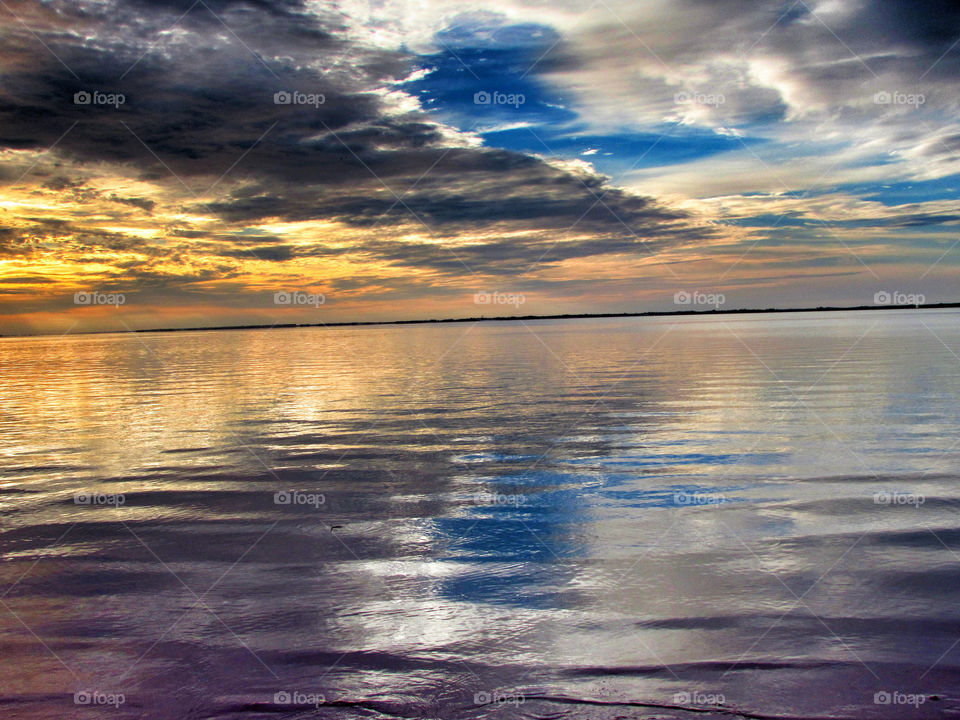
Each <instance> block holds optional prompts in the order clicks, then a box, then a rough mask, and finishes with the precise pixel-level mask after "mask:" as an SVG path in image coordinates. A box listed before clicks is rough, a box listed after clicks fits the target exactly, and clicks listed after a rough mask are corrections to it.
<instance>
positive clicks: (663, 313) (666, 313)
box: [0, 302, 960, 337]
mask: <svg viewBox="0 0 960 720" xmlns="http://www.w3.org/2000/svg"><path fill="white" fill-rule="evenodd" d="M950 308H960V302H951V303H925V304H923V305H855V306H852V307H831V306H819V307H805V308H745V309H741V310H651V311H648V312H624V313H577V314H565V315H501V316H498V317H482V316H481V317H468V318H440V319H430V320H357V321H353V322H328V323H323V322H319V323H282V324H274V325H267V324H263V323H260V324H257V325H215V326H210V327H189V328H146V329H143V330H93V331H89V332H81V333H73V334H74V335H110V334H114V333H124V332H132V333H157V332H207V331H211V330H281V329H289V328H305V327H362V326H367V325H430V324H438V323H467V322H473V323H476V322H510V321H514V322H516V321H518V320H582V319H588V318H622V317H672V316H681V317H689V316H701V315H707V316H709V315H758V314H761V315H763V314H771V313H802V312H849V311H851V310H937V309H940V310H943V309H950ZM55 334H56V333H49V334H37V335H0V337H48V336H49V335H55Z"/></svg>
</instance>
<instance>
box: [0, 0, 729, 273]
mask: <svg viewBox="0 0 960 720" xmlns="http://www.w3.org/2000/svg"><path fill="white" fill-rule="evenodd" d="M190 7H191V4H190V3H188V2H186V1H184V2H177V1H174V0H150V1H148V2H132V1H129V0H126V1H121V2H115V3H110V4H93V3H89V4H86V3H79V4H74V3H67V2H55V3H50V4H48V5H45V6H42V7H39V8H38V7H37V6H31V5H27V4H17V5H16V6H15V10H17V11H20V12H24V13H27V14H28V15H29V19H30V20H31V22H35V24H36V25H35V26H36V27H37V28H38V29H39V30H38V34H39V35H40V37H42V38H43V39H44V42H46V43H47V45H48V46H49V47H50V49H51V50H52V51H53V53H55V54H56V56H57V57H59V60H58V59H57V57H54V55H53V54H52V53H47V52H46V51H45V50H44V49H43V48H42V46H38V43H37V40H36V38H33V37H31V36H30V34H29V33H27V32H26V31H20V30H17V29H16V28H13V29H11V30H8V33H7V34H8V35H9V38H10V42H9V44H8V47H7V49H6V50H5V52H6V53H7V54H8V56H9V58H10V59H9V60H8V63H7V66H8V72H7V74H6V78H5V80H6V82H5V84H4V88H3V90H2V91H0V126H2V128H3V129H2V130H0V146H5V147H8V148H25V147H29V148H34V149H44V148H47V147H49V146H51V145H53V144H54V143H56V149H57V153H58V154H60V155H61V156H64V157H67V158H68V159H69V160H71V161H72V162H73V163H76V164H79V165H80V166H83V165H84V164H86V163H100V162H108V163H115V164H117V163H120V164H123V165H124V166H125V167H129V168H131V169H133V171H134V173H135V174H136V175H138V176H139V177H140V178H143V179H148V180H151V181H155V182H162V183H164V184H166V185H167V187H170V188H173V189H174V190H175V191H176V192H180V193H181V195H182V196H183V198H184V205H185V207H188V208H190V209H191V210H193V211H195V212H203V213H206V212H214V213H216V214H218V215H219V216H220V217H221V218H222V219H223V220H224V221H226V222H230V223H250V222H256V221H261V220H264V219H267V218H271V219H277V220H282V221H295V220H322V219H329V220H336V221H339V222H342V223H345V224H347V225H350V226H354V227H358V228H368V229H372V228H375V227H384V228H389V227H396V226H400V225H406V224H411V223H416V224H419V223H420V222H422V223H423V224H424V225H426V227H427V228H428V229H429V232H430V233H431V234H434V235H437V236H441V237H450V236H453V235H456V234H457V233H459V232H462V231H464V230H473V231H483V230H484V229H488V230H489V229H493V230H496V231H497V232H504V233H509V232H510V231H514V232H515V231H519V230H541V231H551V232H555V233H557V234H558V235H559V234H561V233H563V232H564V231H565V230H566V229H567V228H569V227H570V226H572V225H575V226H576V228H577V232H579V233H592V234H593V235H594V236H595V239H590V240H587V241H585V242H581V243H580V244H579V249H574V248H573V246H572V245H571V243H569V242H568V243H564V247H565V248H567V250H566V252H567V254H568V256H570V257H575V256H585V255H590V254H600V253H604V252H611V251H614V252H620V251H622V250H626V249H628V248H630V247H633V248H634V249H637V248H642V243H640V242H638V239H637V236H640V237H641V238H643V239H647V237H650V238H655V240H656V242H657V243H659V244H664V243H667V242H676V243H680V242H693V241H696V240H698V239H703V238H705V237H708V236H709V235H710V234H711V233H710V230H709V229H708V228H704V227H698V226H695V225H693V224H691V223H690V222H689V221H688V220H687V218H686V217H685V216H684V215H683V214H682V213H678V212H672V211H669V210H667V209H666V208H663V207H659V206H656V205H655V204H653V203H652V202H651V201H649V200H647V199H644V198H639V197H636V196H632V195H629V194H627V193H624V192H622V191H619V190H611V189H610V188H609V187H608V186H607V185H606V184H605V180H604V178H602V177H600V176H598V175H596V174H593V173H591V172H588V171H580V170H574V169H569V168H561V167H556V166H553V165H550V164H547V163H546V162H544V161H542V160H540V159H538V158H535V157H532V156H529V155H524V154H521V153H516V152H507V151H501V150H493V149H485V148H476V147H467V146H463V145H464V144H463V141H460V140H456V139H455V138H453V137H452V136H451V135H450V133H449V131H447V130H445V129H444V128H443V127H442V126H440V125H439V124H438V123H436V122H435V121H433V120H432V119H431V118H430V117H429V116H428V115H426V114H424V113H421V112H418V111H415V110H413V111H411V110H410V109H409V108H406V109H402V110H401V109H398V107H397V105H396V103H395V101H394V100H392V99H391V98H390V97H388V96H387V94H386V93H387V89H385V88H389V83H390V82H392V81H395V80H397V79H399V78H402V77H404V76H405V75H407V74H408V73H409V72H410V71H411V70H412V69H414V65H413V58H412V57H411V56H409V55H407V54H404V53H400V52H395V51H391V50H387V49H381V48H376V47H369V46H366V45H364V44H362V43H359V42H358V41H356V40H352V39H348V37H347V35H346V34H344V32H343V31H344V18H343V17H342V16H340V15H338V14H337V13H335V12H333V11H330V12H328V13H327V14H325V15H324V14H319V15H318V14H315V13H313V12H307V11H306V9H305V5H304V3H301V2H293V1H289V2H275V3H268V2H227V1H226V0H219V1H216V2H214V1H213V0H211V2H207V3H206V4H205V5H204V4H200V5H197V6H195V7H194V9H193V10H191V11H190V12H189V13H187V15H186V16H183V17H181V16H182V15H183V13H184V12H185V11H186V10H187V9H188V8H190ZM54 10H55V11H56V12H54ZM178 18H179V21H178ZM175 22H176V25H175V27H174V28H173V30H170V31H169V32H164V31H166V30H168V29H169V28H170V27H171V25H173V24H174V23H175ZM72 27H76V28H78V31H77V32H71V31H70V28H72ZM227 28H229V29H227ZM61 61H62V62H61ZM281 91H288V92H292V91H298V92H300V93H303V94H305V95H315V96H319V95H321V94H322V96H323V101H322V103H320V102H319V101H318V102H317V103H316V104H315V105H293V104H289V105H283V104H280V105H278V104H275V102H274V96H275V94H276V93H278V92H281ZM78 92H87V93H91V94H92V93H94V92H100V93H103V94H104V96H106V97H109V96H111V95H112V96H114V101H113V103H112V104H110V103H109V102H107V103H105V104H98V103H97V102H90V103H87V104H77V103H76V102H75V101H74V100H75V98H74V96H75V94H76V93H78ZM120 95H122V96H123V102H122V103H121V102H119V101H118V100H117V98H119V96H120ZM64 133H66V134H64ZM458 143H459V144H460V145H461V146H457V144H458ZM245 154H246V155H245ZM225 174H226V176H225ZM79 184H81V183H80V182H79V181H77V180H76V179H71V178H69V177H63V176H61V175H60V174H58V175H56V176H54V177H52V178H51V179H50V180H48V181H47V187H48V188H50V189H54V190H64V191H66V190H69V189H73V190H74V191H75V192H79V190H78V189H77V187H76V186H77V185H79ZM211 185H216V187H217V188H218V190H220V191H223V192H224V193H226V191H227V190H228V189H229V193H227V194H226V195H225V197H224V198H223V199H221V200H217V201H215V202H210V203H206V202H195V201H193V199H192V197H191V196H192V195H194V194H202V193H204V192H205V191H207V189H208V188H210V186H211ZM414 185H415V186H416V187H415V188H414V189H413V190H410V188H411V187H412V186H414ZM605 192H606V193H607V194H606V196H605V197H604V198H603V201H602V202H597V196H599V195H602V194H604V193H605ZM397 195H402V201H401V202H399V203H397V202H395V201H396V200H397ZM108 199H109V200H112V201H114V202H117V203H122V204H126V205H129V206H132V207H136V208H138V209H142V210H145V211H147V212H150V211H152V210H153V209H154V206H153V205H152V201H150V200H146V199H143V198H136V197H119V196H117V195H111V196H110V197H109V198H108ZM171 233H172V234H173V235H176V236H179V237H183V238H188V237H196V238H198V239H202V235H201V234H197V233H196V231H191V230H190V229H177V228H174V229H171ZM554 239H556V238H554ZM113 242H114V243H118V242H119V241H116V240H114V241H113ZM236 242H237V241H236V239H234V240H232V241H229V242H227V243H226V244H225V245H223V247H222V248H221V249H220V251H218V254H221V255H224V256H226V257H241V256H249V255H250V254H251V253H253V254H254V255H256V256H257V257H261V258H262V259H267V260H272V261H277V262H281V261H283V260H286V259H289V258H290V257H292V256H293V255H294V254H296V253H297V252H302V251H300V250H297V249H294V248H289V247H284V246H273V245H271V244H269V243H260V244H258V245H257V246H256V247H247V248H242V247H235V246H234V244H235V243H236ZM405 247H409V250H410V256H409V257H410V260H409V261H407V260H404V258H403V252H404V248H405ZM532 247H533V245H529V247H528V249H526V250H523V251H521V250H519V249H518V248H517V247H515V246H512V245H511V247H504V246H502V245H500V244H494V245H491V246H490V248H489V249H488V250H483V249H482V248H481V247H480V246H478V247H476V248H472V249H470V250H469V251H466V252H467V254H468V255H470V256H471V258H472V259H473V260H474V261H475V262H476V263H478V264H480V265H483V266H484V267H490V268H493V267H495V266H501V267H502V268H510V267H514V266H519V265H520V264H522V263H523V262H525V261H526V260H528V259H530V258H531V257H532V256H533V255H534V254H535V252H536V251H535V250H532V249H529V248H532ZM435 249H436V248H434V250H435ZM316 252H317V253H321V252H323V251H322V250H320V249H317V250H316ZM362 252H364V253H372V254H375V253H376V252H383V253H384V254H383V257H384V258H386V259H388V260H390V261H391V262H396V263H405V264H416V263H417V262H418V261H419V260H420V259H422V255H421V254H420V249H419V248H417V247H416V246H413V245H410V246H407V245H405V244H401V245H398V246H396V247H394V246H390V245H378V244H376V243H373V244H367V245H365V246H364V247H363V249H362ZM498 253H502V255H498ZM424 262H425V263H426V264H437V261H435V260H430V261H427V260H424ZM460 269H461V270H462V266H461V267H460Z"/></svg>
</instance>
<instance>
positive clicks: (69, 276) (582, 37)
mask: <svg viewBox="0 0 960 720" xmlns="http://www.w3.org/2000/svg"><path fill="white" fill-rule="evenodd" d="M0 63H2V71H0V334H29V333H68V332H84V331H102V330H124V329H142V328H158V327H178V328H179V327H203V326H216V325H232V324H274V323H298V322H302V323H324V322H343V321H369V320H397V319H419V318H444V317H476V316H480V315H484V316H488V317H489V316H501V315H515V314H517V315H532V314H563V313H602V312H642V311H660V310H677V309H680V310H688V309H711V308H715V307H717V308H750V307H762V308H766V307H806V306H817V305H868V304H885V303H889V302H896V301H906V302H915V301H920V302H923V301H925V302H951V301H960V285H958V282H957V280H958V277H960V275H958V264H960V227H958V222H960V205H958V203H957V199H958V196H960V128H958V125H957V121H958V118H960V92H958V91H960V5H958V4H956V3H954V2H948V1H946V0H930V1H928V2H923V3H916V2H909V1H907V0H797V1H796V2H789V1H784V2H771V1H767V0H709V1H707V0H663V1H659V0H657V1H653V0H651V1H646V0H644V1H640V0H598V2H596V3H590V2H589V0H581V1H579V2H563V1H562V0H561V1H555V0H551V1H549V2H515V1H514V0H485V1H484V2H473V1H472V0H450V1H447V0H397V1H396V2H374V1H363V0H345V1H343V2H317V1H315V0H240V1H234V0H39V1H38V0H0Z"/></svg>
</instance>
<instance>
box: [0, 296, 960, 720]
mask: <svg viewBox="0 0 960 720" xmlns="http://www.w3.org/2000/svg"><path fill="white" fill-rule="evenodd" d="M958 320H960V313H958V312H956V311H914V312H900V311H885V312H859V313H829V314H822V315H814V314H788V315H749V316H729V315H728V316H714V317H706V318H694V317H684V318H677V317H663V318H628V319H604V320H596V319H594V320H571V321H536V322H510V323H481V324H470V323H463V324H446V325H419V326H383V327H354V328H302V329H282V330H281V329H278V330H244V331H230V332H178V333H156V334H142V335H130V334H122V335H98V336H89V335H88V336H77V337H71V336H67V337H63V338H19V339H13V338H9V339H3V340H0V399H2V404H0V477H2V484H0V523H2V524H0V553H2V562H0V595H2V602H0V712H2V713H3V714H4V716H7V717H18V718H50V717H59V718H74V717H75V718H90V717H109V718H118V720H119V719H121V718H134V717H136V718H141V717H143V718H147V717H149V718H260V717H330V718H367V717H414V718H415V717H424V718H451V719H461V718H488V717H489V718H496V717H502V718H506V717H529V718H601V719H604V718H610V719H612V718H640V717H643V718H653V717H656V718H693V717H705V718H709V717H718V718H719V717H736V716H737V715H738V714H739V715H741V716H745V717H784V718H791V717H803V718H807V717H818V718H820V717H822V718H905V717H906V718H910V717H918V718H920V717H954V716H956V714H957V713H958V712H960V606H958V599H960V522H958V509H960V485H958V482H957V468H958V462H957V461H958V455H960V450H958V447H957V446H958V444H960V432H958V431H960V406H958V402H957V401H958V396H960V357H958V355H960V325H958ZM121 696H122V698H121ZM931 696H934V697H931ZM911 699H912V704H911ZM121 700H122V702H121ZM921 700H922V703H921ZM86 701H89V704H83V703H84V702H86ZM78 703H79V704H78ZM694 711H699V712H694Z"/></svg>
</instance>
